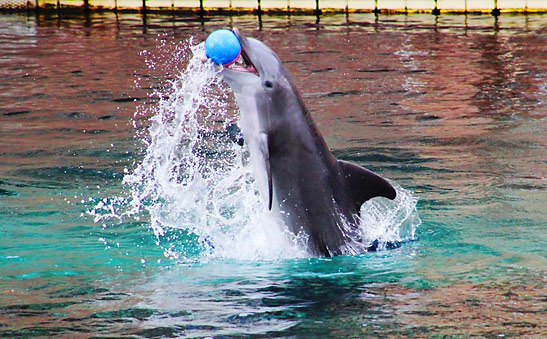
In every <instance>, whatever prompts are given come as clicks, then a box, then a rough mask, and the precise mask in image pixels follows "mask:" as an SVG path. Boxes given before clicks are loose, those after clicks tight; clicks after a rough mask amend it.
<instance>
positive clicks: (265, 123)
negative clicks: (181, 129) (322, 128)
mask: <svg viewBox="0 0 547 339" xmlns="http://www.w3.org/2000/svg"><path fill="white" fill-rule="evenodd" d="M233 31H234V33H235V34H236V36H237V37H238V38H239V41H240V43H241V57H240V59H239V61H238V62H237V63H235V64H233V65H231V66H229V67H225V68H224V69H223V70H222V71H221V73H220V75H221V76H222V77H223V79H224V80H225V81H226V82H227V83H228V85H229V86H230V87H231V88H232V90H233V92H234V95H235V98H236V101H237V104H238V106H239V109H240V111H241V118H240V127H241V132H242V133H243V139H244V140H245V143H246V144H247V145H248V147H249V150H250V155H251V164H252V166H253V175H254V176H255V179H256V181H257V182H258V185H259V190H260V194H261V196H262V197H263V198H264V200H265V202H266V206H267V208H268V209H270V210H271V211H272V212H274V213H275V214H276V215H277V216H278V217H280V219H281V220H282V221H283V222H284V223H285V225H286V226H287V227H288V228H289V229H290V231H292V232H293V233H294V234H295V235H303V236H304V238H307V245H308V251H309V252H310V253H311V254H312V255H318V256H335V255H342V254H356V253H358V252H363V251H366V246H365V244H360V241H361V239H359V232H358V231H357V230H358V226H359V211H360V208H361V205H362V204H363V203H364V202H365V201H367V200H369V199H371V198H374V197H378V196H381V197H386V198H388V199H395V196H396V191H395V189H394V188H393V187H392V186H391V184H390V183H389V182H388V181H386V180H385V179H384V178H382V177H380V176H379V175H378V174H376V173H373V172H371V171H369V170H367V169H365V168H363V167H360V166H357V165H355V164H352V163H349V162H347V161H343V160H336V159H335V158H334V156H333V154H332V153H331V152H330V150H329V148H328V147H327V144H326V143H325V140H324V139H323V137H322V136H321V133H320V132H319V130H318V128H317V126H316V125H315V123H314V121H313V119H312V117H311V115H310V113H309V111H308V109H307V108H306V106H305V105H304V101H303V100H302V97H301V96H300V95H299V93H298V91H297V89H296V87H295V86H294V83H293V81H292V79H291V77H290V76H289V74H288V73H287V71H286V70H285V68H284V67H283V65H282V64H281V61H280V60H279V58H278V57H277V55H276V54H275V53H274V52H273V51H272V50H271V49H270V48H269V47H268V46H266V45H265V44H264V43H262V42H260V41H258V40H256V39H252V38H246V37H245V36H244V35H243V34H241V32H239V31H238V30H237V29H234V30H233Z"/></svg>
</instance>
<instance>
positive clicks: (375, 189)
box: [337, 160, 397, 210]
mask: <svg viewBox="0 0 547 339" xmlns="http://www.w3.org/2000/svg"><path fill="white" fill-rule="evenodd" d="M337 163H338V166H339V168H340V171H341V172H342V175H343V177H344V178H345V179H346V185H347V186H346V187H347V189H348V191H349V192H350V194H351V196H352V198H353V200H354V201H355V204H356V206H357V210H359V209H360V208H361V205H362V204H363V203H364V202H365V201H367V200H369V199H372V198H374V197H385V198H388V199H391V200H393V199H395V197H396V196H397V192H396V191H395V189H394V188H393V186H391V184H390V183H389V182H388V181H387V180H386V179H384V178H382V177H381V176H379V175H378V174H376V173H374V172H372V171H369V170H368V169H366V168H363V167H361V166H358V165H355V164H352V163H350V162H347V161H344V160H338V161H337Z"/></svg>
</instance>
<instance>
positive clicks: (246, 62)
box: [225, 28, 260, 77]
mask: <svg viewBox="0 0 547 339" xmlns="http://www.w3.org/2000/svg"><path fill="white" fill-rule="evenodd" d="M233 32H234V34H235V35H236V36H237V38H238V39H239V41H240V43H241V54H240V56H239V58H237V60H236V61H235V62H234V63H232V64H231V65H228V66H225V67H226V68H227V69H229V70H232V71H236V72H242V73H252V74H255V75H256V76H258V77H260V74H259V73H258V70H257V69H256V67H255V65H253V62H252V61H251V58H250V57H249V54H248V53H247V51H246V49H247V38H246V37H245V36H243V35H242V34H241V33H240V32H239V30H238V29H237V28H234V30H233Z"/></svg>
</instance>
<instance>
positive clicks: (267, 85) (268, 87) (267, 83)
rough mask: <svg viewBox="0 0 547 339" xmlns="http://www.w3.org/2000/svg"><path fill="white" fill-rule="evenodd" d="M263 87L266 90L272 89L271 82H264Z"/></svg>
mask: <svg viewBox="0 0 547 339" xmlns="http://www.w3.org/2000/svg"><path fill="white" fill-rule="evenodd" d="M264 87H266V88H267V89H272V88H273V82H271V81H270V80H266V81H264Z"/></svg>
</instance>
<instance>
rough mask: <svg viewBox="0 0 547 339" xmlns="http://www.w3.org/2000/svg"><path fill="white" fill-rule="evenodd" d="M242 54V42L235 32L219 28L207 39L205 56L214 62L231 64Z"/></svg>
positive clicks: (224, 64) (225, 64)
mask: <svg viewBox="0 0 547 339" xmlns="http://www.w3.org/2000/svg"><path fill="white" fill-rule="evenodd" d="M240 55H241V43H240V42H239V39H238V38H237V36H236V35H235V34H234V32H232V31H230V30H227V29H219V30H216V31H214V32H213V33H211V34H209V36H208V37H207V39H206V40H205V56H207V58H209V59H211V60H212V61H213V62H214V63H216V64H219V65H223V66H229V65H231V64H233V63H234V62H236V60H237V58H239V56H240Z"/></svg>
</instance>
